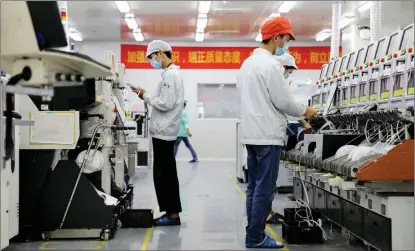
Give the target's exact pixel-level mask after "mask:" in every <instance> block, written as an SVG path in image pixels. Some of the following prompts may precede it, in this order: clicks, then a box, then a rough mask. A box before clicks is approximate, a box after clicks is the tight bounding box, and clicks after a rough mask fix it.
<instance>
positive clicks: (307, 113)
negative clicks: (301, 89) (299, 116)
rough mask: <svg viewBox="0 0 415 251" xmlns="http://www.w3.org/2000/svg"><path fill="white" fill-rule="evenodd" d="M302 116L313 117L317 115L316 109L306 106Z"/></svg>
mask: <svg viewBox="0 0 415 251" xmlns="http://www.w3.org/2000/svg"><path fill="white" fill-rule="evenodd" d="M304 116H305V117H306V118H308V119H315V118H316V117H317V111H316V109H314V108H312V107H309V106H307V108H306V110H305V113H304Z"/></svg>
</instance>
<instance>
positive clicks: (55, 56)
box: [0, 1, 139, 249]
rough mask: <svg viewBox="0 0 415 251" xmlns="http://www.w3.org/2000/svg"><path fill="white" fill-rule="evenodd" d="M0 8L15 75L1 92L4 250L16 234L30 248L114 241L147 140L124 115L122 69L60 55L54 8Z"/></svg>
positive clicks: (62, 42)
mask: <svg viewBox="0 0 415 251" xmlns="http://www.w3.org/2000/svg"><path fill="white" fill-rule="evenodd" d="M1 7H2V8H1V12H2V13H1V14H2V15H1V19H2V21H1V31H2V33H1V53H2V54H1V56H2V58H1V59H2V70H4V71H5V72H7V73H8V74H9V75H10V77H9V78H8V79H7V78H6V79H3V78H2V80H4V81H5V82H6V81H7V84H2V85H0V97H1V98H0V100H1V102H0V110H2V111H3V110H4V101H6V102H5V103H6V107H5V108H6V111H5V112H4V115H5V118H4V119H2V120H0V132H1V133H0V135H2V136H3V135H5V136H4V137H5V140H4V138H3V139H2V140H0V159H1V161H0V170H1V173H0V178H1V181H2V182H1V186H2V187H1V193H0V194H1V212H0V213H1V214H0V215H1V217H0V223H1V224H0V225H1V227H2V229H1V230H2V231H1V243H0V244H1V248H2V249H3V248H5V247H7V246H8V244H9V239H10V238H12V237H15V236H16V235H17V233H18V234H19V236H18V238H19V240H23V241H31V240H37V239H39V238H40V237H42V238H43V239H45V240H47V239H49V238H73V237H75V238H78V237H81V238H85V237H86V238H88V237H89V238H90V237H100V238H101V239H104V240H106V239H109V238H111V237H113V236H114V235H115V233H116V231H117V230H118V229H119V228H120V221H119V219H120V217H121V215H122V214H123V212H124V211H125V210H126V209H127V208H129V207H131V204H132V199H133V188H134V187H133V185H131V184H129V181H128V179H129V175H128V163H129V156H130V155H134V156H133V157H132V158H135V154H136V152H137V145H138V143H139V142H138V140H139V139H138V136H137V124H136V123H135V122H134V121H132V119H131V120H129V119H128V118H127V117H126V116H125V112H124V109H125V103H124V102H125V99H124V97H123V89H124V88H125V86H124V80H123V76H124V67H123V65H121V64H119V65H116V64H115V60H114V55H113V54H112V53H106V55H107V64H102V63H99V62H97V61H95V60H93V59H92V58H90V57H88V56H85V55H82V54H78V53H71V52H66V51H62V50H55V49H53V48H61V47H64V46H66V45H67V41H66V36H65V33H64V29H63V27H62V22H61V19H60V15H59V11H58V6H57V3H56V2H53V1H51V2H25V1H17V2H13V1H12V2H2V3H1ZM45 13H46V14H45ZM10 27H14V28H16V27H19V29H18V30H15V31H13V30H14V28H13V29H11V28H10ZM13 94H19V95H13ZM4 97H5V98H4ZM52 97H53V98H52ZM4 122H6V123H4ZM4 125H5V126H4ZM13 125H16V126H17V125H21V126H27V127H24V128H20V129H19V128H17V127H14V128H13ZM4 132H5V133H4ZM134 146H135V149H134ZM130 148H132V150H131V149H130Z"/></svg>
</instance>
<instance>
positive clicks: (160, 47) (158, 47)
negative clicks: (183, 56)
mask: <svg viewBox="0 0 415 251" xmlns="http://www.w3.org/2000/svg"><path fill="white" fill-rule="evenodd" d="M158 51H171V46H170V45H169V44H168V43H166V42H164V41H162V40H153V41H151V43H149V44H148V46H147V53H146V58H147V59H148V57H149V56H150V55H151V54H152V53H154V52H158Z"/></svg>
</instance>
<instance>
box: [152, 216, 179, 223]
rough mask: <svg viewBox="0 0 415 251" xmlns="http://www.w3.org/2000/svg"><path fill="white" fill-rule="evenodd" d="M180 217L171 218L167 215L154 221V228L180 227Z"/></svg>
mask: <svg viewBox="0 0 415 251" xmlns="http://www.w3.org/2000/svg"><path fill="white" fill-rule="evenodd" d="M181 224H182V223H181V221H180V217H177V218H171V217H169V216H168V215H167V214H165V215H163V216H161V217H160V218H157V219H155V220H154V226H180V225H181Z"/></svg>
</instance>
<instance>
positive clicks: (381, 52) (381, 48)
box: [375, 39, 386, 58]
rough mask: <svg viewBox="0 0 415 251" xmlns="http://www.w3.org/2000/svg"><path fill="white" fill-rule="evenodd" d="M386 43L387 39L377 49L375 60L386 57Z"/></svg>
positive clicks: (381, 41) (380, 42)
mask: <svg viewBox="0 0 415 251" xmlns="http://www.w3.org/2000/svg"><path fill="white" fill-rule="evenodd" d="M385 41H386V39H382V40H380V41H379V43H378V47H377V48H376V55H375V58H380V57H382V56H385V49H384V44H385Z"/></svg>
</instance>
